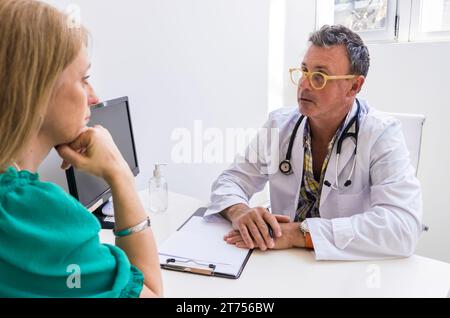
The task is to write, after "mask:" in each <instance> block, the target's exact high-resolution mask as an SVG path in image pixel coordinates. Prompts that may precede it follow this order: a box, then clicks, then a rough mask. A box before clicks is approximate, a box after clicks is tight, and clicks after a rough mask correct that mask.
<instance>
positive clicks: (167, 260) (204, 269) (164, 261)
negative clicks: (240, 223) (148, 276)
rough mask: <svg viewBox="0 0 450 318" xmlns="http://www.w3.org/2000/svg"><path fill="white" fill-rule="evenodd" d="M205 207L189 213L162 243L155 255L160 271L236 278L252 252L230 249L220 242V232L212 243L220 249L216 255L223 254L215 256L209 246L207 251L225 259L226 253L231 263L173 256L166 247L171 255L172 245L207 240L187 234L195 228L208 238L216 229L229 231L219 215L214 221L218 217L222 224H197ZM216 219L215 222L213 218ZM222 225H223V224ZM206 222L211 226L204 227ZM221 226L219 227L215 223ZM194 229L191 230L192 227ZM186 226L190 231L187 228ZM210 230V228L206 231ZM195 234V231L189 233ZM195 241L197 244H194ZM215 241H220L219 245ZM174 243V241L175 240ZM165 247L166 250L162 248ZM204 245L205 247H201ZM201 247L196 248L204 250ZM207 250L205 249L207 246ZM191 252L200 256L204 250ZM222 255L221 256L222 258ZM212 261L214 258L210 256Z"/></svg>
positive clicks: (229, 226) (205, 258) (204, 252)
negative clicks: (157, 254) (181, 223)
mask: <svg viewBox="0 0 450 318" xmlns="http://www.w3.org/2000/svg"><path fill="white" fill-rule="evenodd" d="M206 210H207V208H200V209H198V210H197V211H196V212H195V213H194V214H192V215H191V216H190V217H189V218H188V219H187V220H186V221H185V222H184V223H183V225H181V226H180V227H179V228H178V229H177V232H175V233H174V234H173V235H171V237H169V239H168V240H167V241H166V242H164V243H163V244H162V247H161V249H160V252H159V260H160V266H161V268H163V269H167V270H174V271H179V272H184V273H190V274H197V275H205V276H214V277H221V278H228V279H238V278H239V277H240V276H241V274H242V272H243V270H244V268H245V266H246V264H247V262H248V260H249V258H250V256H251V254H252V252H253V250H243V249H237V248H236V247H234V246H230V245H227V243H226V242H224V241H223V239H222V237H223V235H222V234H223V233H221V232H220V231H219V232H218V233H217V234H214V237H212V238H213V241H214V243H215V244H217V245H216V247H218V248H219V249H221V251H220V252H224V253H218V252H217V251H216V250H215V249H212V248H213V246H211V247H210V248H211V250H210V252H212V254H214V252H216V253H217V254H220V257H222V258H226V257H227V256H226V254H227V253H229V255H230V259H233V262H232V263H231V264H226V263H225V262H223V261H218V260H217V259H216V261H214V260H209V259H208V256H204V258H200V259H199V258H196V257H187V256H186V255H176V254H177V253H171V252H170V250H171V248H170V246H172V252H173V248H174V246H176V244H177V242H178V243H180V244H188V243H189V242H187V241H188V240H189V239H191V240H192V242H199V241H198V240H199V239H201V240H207V238H206V237H199V236H200V235H201V234H199V236H196V235H197V234H198V233H191V230H195V229H197V230H198V229H201V228H203V229H204V230H206V231H205V232H202V233H204V234H205V235H208V234H209V235H211V234H213V233H214V230H215V228H214V227H218V228H219V229H220V230H222V231H224V230H225V229H226V230H231V229H232V228H231V225H230V224H229V222H228V221H225V219H223V218H222V217H221V216H220V217H218V216H215V218H221V220H222V221H220V222H207V221H204V222H203V221H200V218H201V219H202V220H203V216H204V214H205V212H206ZM217 220H219V219H217ZM225 222H226V223H225ZM206 223H211V225H208V224H206ZM219 223H222V224H219ZM194 226H195V228H194ZM189 227H190V228H189ZM206 227H210V228H206ZM183 230H184V231H183ZM192 232H195V231H192ZM196 239H197V241H196ZM219 239H220V240H221V242H220V243H219ZM169 240H172V241H171V242H168V241H169ZM177 240H178V241H177ZM208 244H211V240H208ZM221 244H222V245H221ZM166 245H168V246H167V248H166ZM204 245H205V244H204ZM204 245H201V246H200V249H202V248H205V247H204ZM208 248H209V247H208ZM192 250H193V253H197V255H199V254H202V253H203V254H204V255H206V253H207V252H208V251H206V250H205V251H203V252H201V251H199V250H198V249H196V250H195V251H194V248H192ZM183 251H184V253H188V252H186V251H185V250H183ZM224 254H225V255H224ZM212 257H213V258H214V256H212Z"/></svg>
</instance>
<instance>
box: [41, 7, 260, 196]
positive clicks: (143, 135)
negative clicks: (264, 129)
mask: <svg viewBox="0 0 450 318" xmlns="http://www.w3.org/2000/svg"><path fill="white" fill-rule="evenodd" d="M47 2H49V3H51V4H54V5H55V6H57V7H59V8H66V6H67V5H68V4H71V3H75V4H78V5H79V6H80V7H81V18H82V23H83V24H84V25H86V26H87V27H88V29H89V30H90V32H91V34H92V37H93V41H94V45H93V53H92V54H93V55H92V66H93V67H92V72H91V73H92V83H93V85H94V87H95V89H96V91H97V93H98V95H99V96H100V97H101V98H102V99H111V98H115V97H119V96H122V95H128V96H129V97H130V101H131V106H132V110H131V112H132V119H133V126H134V130H135V134H134V135H135V138H136V143H137V152H138V158H139V163H140V167H141V174H140V175H139V177H138V178H137V182H138V185H139V187H140V188H144V187H145V186H146V184H147V181H148V179H149V178H150V176H151V171H152V165H153V164H154V163H156V162H166V163H169V166H168V167H167V169H166V171H165V172H166V176H167V178H168V182H169V187H170V189H171V190H174V191H177V192H180V193H184V194H188V195H192V196H195V197H198V198H200V199H203V200H207V199H208V198H209V192H210V186H211V183H212V182H213V180H214V179H215V178H216V177H217V175H218V174H219V173H220V172H221V171H222V170H223V168H225V167H226V166H227V165H228V164H189V165H187V164H172V163H171V150H172V146H173V145H174V144H175V142H172V141H171V134H172V131H173V130H174V129H175V128H178V127H185V128H188V129H189V130H191V131H193V130H194V120H202V122H203V127H204V128H205V129H206V128H208V127H215V128H219V129H225V128H228V127H230V128H234V127H243V128H245V127H255V128H256V127H260V126H261V125H262V124H263V123H264V121H265V118H266V111H267V93H266V92H267V51H268V19H269V0H214V1H211V0H188V1H186V0H152V1H142V0H128V1H124V0H115V1H111V0H76V1H73V0H70V1H65V0H57V1H56V0H48V1H47ZM207 144H208V142H207V141H205V142H204V145H205V146H206V145H207ZM57 163H58V158H57V156H56V155H55V154H53V155H52V156H50V157H49V158H48V160H47V161H46V163H45V164H44V166H43V167H42V169H41V174H42V176H43V177H44V178H46V179H48V180H51V181H56V182H58V183H59V184H61V185H62V186H66V184H65V177H64V175H63V174H62V173H61V172H57V170H55V168H56V166H57Z"/></svg>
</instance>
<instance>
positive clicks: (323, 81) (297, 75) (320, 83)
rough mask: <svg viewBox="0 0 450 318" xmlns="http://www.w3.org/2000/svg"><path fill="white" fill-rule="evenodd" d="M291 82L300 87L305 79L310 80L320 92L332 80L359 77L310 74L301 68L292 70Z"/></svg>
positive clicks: (319, 73) (290, 71) (313, 86)
mask: <svg viewBox="0 0 450 318" xmlns="http://www.w3.org/2000/svg"><path fill="white" fill-rule="evenodd" d="M289 73H290V74H291V81H292V83H293V84H294V85H295V86H298V85H299V84H300V82H301V80H302V79H303V78H305V77H306V78H308V80H309V83H310V84H311V86H312V88H314V89H315V90H320V89H323V88H324V87H325V85H327V82H328V81H330V80H348V79H352V78H355V77H357V76H358V75H333V76H331V75H326V74H324V73H322V72H308V71H304V70H302V69H300V68H290V69H289Z"/></svg>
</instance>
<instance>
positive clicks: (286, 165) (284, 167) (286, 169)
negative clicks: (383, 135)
mask: <svg viewBox="0 0 450 318" xmlns="http://www.w3.org/2000/svg"><path fill="white" fill-rule="evenodd" d="M356 103H357V105H358V109H357V111H356V115H355V116H353V118H352V119H351V120H350V121H349V123H348V124H347V126H345V128H344V130H343V132H342V135H341V137H340V138H339V140H338V143H337V149H336V174H335V176H336V181H335V185H332V184H331V182H329V181H328V180H325V181H324V183H323V184H324V185H325V186H327V187H329V188H331V189H333V190H339V188H340V187H339V180H338V168H339V157H340V155H341V150H342V143H343V142H344V140H345V138H354V139H355V152H354V158H353V164H352V170H351V171H350V174H349V175H348V178H347V181H345V183H344V186H345V187H349V186H350V185H351V184H352V181H351V179H352V177H353V173H354V172H355V167H356V153H357V149H358V133H359V121H358V118H359V114H360V112H361V104H360V103H359V100H358V99H356ZM304 119H305V116H304V115H302V116H301V117H300V119H299V120H298V121H297V124H296V125H295V127H294V131H293V132H292V136H291V139H290V141H289V147H288V150H287V153H286V159H285V160H283V161H282V162H281V164H280V171H281V173H283V174H284V175H287V176H288V175H291V174H292V164H291V156H292V149H293V147H294V141H295V137H296V136H297V132H298V129H299V128H300V125H301V124H302V122H303V120H304ZM353 125H355V132H350V129H351V128H352V126H353Z"/></svg>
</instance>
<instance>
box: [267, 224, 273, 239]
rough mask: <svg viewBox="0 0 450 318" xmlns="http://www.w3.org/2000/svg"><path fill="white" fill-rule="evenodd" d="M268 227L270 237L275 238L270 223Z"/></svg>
mask: <svg viewBox="0 0 450 318" xmlns="http://www.w3.org/2000/svg"><path fill="white" fill-rule="evenodd" d="M267 227H268V228H269V235H270V237H271V238H273V230H272V227H271V226H270V225H269V223H267Z"/></svg>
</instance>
